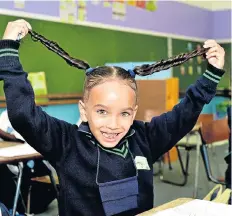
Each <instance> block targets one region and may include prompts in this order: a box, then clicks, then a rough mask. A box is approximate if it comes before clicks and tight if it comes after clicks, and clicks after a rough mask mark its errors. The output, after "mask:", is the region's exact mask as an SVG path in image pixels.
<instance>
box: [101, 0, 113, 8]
mask: <svg viewBox="0 0 232 216" xmlns="http://www.w3.org/2000/svg"><path fill="white" fill-rule="evenodd" d="M111 3H112V0H103V6H104V7H111Z"/></svg>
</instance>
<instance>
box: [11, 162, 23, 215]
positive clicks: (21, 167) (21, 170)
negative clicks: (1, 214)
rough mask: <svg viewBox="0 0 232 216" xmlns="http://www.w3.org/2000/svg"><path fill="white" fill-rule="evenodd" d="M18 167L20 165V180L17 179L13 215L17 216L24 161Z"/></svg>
mask: <svg viewBox="0 0 232 216" xmlns="http://www.w3.org/2000/svg"><path fill="white" fill-rule="evenodd" d="M18 167H19V176H18V180H17V187H16V193H15V197H14V205H13V213H12V216H15V214H16V209H17V204H18V198H19V193H20V186H21V181H22V175H23V162H19V163H18Z"/></svg>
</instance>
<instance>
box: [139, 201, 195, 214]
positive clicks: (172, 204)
mask: <svg viewBox="0 0 232 216" xmlns="http://www.w3.org/2000/svg"><path fill="white" fill-rule="evenodd" d="M192 200H193V199H192V198H179V199H176V200H173V201H171V202H168V203H165V204H163V205H161V206H158V207H155V208H153V209H151V210H149V211H146V212H143V213H142V214H138V215H140V216H151V215H152V214H154V213H157V212H159V211H162V210H166V209H169V208H174V207H176V206H179V205H182V204H184V203H187V202H190V201H192Z"/></svg>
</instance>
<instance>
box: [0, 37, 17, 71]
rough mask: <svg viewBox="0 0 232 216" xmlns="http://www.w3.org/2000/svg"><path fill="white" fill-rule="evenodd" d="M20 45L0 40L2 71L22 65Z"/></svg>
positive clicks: (11, 41) (0, 64)
mask: <svg viewBox="0 0 232 216" xmlns="http://www.w3.org/2000/svg"><path fill="white" fill-rule="evenodd" d="M19 45H20V44H19V42H17V41H14V40H0V66H1V68H0V70H4V69H6V68H10V67H13V66H18V65H20V62H19V51H18V49H19Z"/></svg>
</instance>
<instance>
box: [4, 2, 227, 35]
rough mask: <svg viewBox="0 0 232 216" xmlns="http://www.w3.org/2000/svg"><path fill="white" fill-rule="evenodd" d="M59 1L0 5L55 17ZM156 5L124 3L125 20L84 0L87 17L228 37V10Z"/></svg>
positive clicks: (171, 31)
mask: <svg viewBox="0 0 232 216" xmlns="http://www.w3.org/2000/svg"><path fill="white" fill-rule="evenodd" d="M59 4H60V3H59V1H25V8H24V9H15V8H14V3H13V1H0V9H9V10H15V11H24V12H29V13H34V14H41V15H50V16H54V17H59ZM157 8H158V9H157V11H155V12H149V11H146V10H144V9H141V8H136V7H133V6H129V5H127V9H126V10H127V12H126V18H125V21H120V20H114V19H112V8H111V7H110V8H106V7H103V4H102V3H100V4H98V5H94V4H92V3H91V2H90V1H88V2H87V21H89V22H98V23H102V24H109V25H116V26H123V27H129V28H137V29H141V30H150V31H154V32H159V33H167V34H175V35H180V36H187V37H196V38H203V39H206V38H214V39H229V38H231V10H224V11H209V10H206V9H201V8H198V7H193V6H190V5H187V4H184V3H181V2H174V1H158V2H157ZM35 18H36V15H35Z"/></svg>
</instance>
